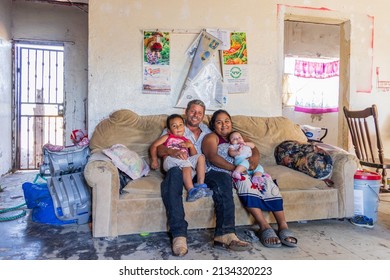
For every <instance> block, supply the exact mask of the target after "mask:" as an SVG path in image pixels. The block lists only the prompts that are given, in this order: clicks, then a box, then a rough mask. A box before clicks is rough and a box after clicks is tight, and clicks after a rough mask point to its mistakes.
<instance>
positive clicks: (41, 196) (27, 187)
mask: <svg viewBox="0 0 390 280" xmlns="http://www.w3.org/2000/svg"><path fill="white" fill-rule="evenodd" d="M22 189H23V193H24V199H25V201H26V205H27V208H28V209H32V214H31V218H32V221H33V222H36V223H42V224H50V225H63V224H73V223H76V220H70V221H62V220H60V219H58V218H57V216H56V215H55V212H54V206H53V199H52V197H51V195H50V192H49V189H48V187H47V183H31V182H25V183H23V185H22Z"/></svg>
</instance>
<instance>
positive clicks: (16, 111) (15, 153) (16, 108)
mask: <svg viewBox="0 0 390 280" xmlns="http://www.w3.org/2000/svg"><path fill="white" fill-rule="evenodd" d="M17 44H26V45H32V46H33V45H36V46H48V47H50V46H53V47H55V46H61V47H63V49H64V50H63V52H64V68H65V45H64V42H61V41H45V40H42V41H41V40H13V42H12V67H13V69H12V105H11V107H12V116H11V119H12V153H11V155H12V172H15V171H17V170H19V169H20V165H21V162H20V152H21V151H20V146H21V139H20V135H21V134H20V132H18V129H19V128H20V115H21V109H20V100H19V97H20V96H19V89H18V88H17V86H18V85H19V84H18V82H17V79H18V78H17V75H19V73H18V65H17V61H16V55H17V54H16V51H17V50H16V45H17ZM63 80H64V85H63V87H64V93H63V94H64V96H63V101H64V107H65V103H66V102H65V100H66V91H65V69H64V77H63ZM63 110H65V109H63ZM63 119H64V120H63V135H62V140H63V143H65V131H66V127H65V126H66V122H65V115H63Z"/></svg>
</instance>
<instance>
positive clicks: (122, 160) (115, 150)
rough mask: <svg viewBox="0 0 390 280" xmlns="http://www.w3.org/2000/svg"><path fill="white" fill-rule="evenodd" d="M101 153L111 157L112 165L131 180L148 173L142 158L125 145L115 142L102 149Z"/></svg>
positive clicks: (147, 167)
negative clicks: (109, 146)
mask: <svg viewBox="0 0 390 280" xmlns="http://www.w3.org/2000/svg"><path fill="white" fill-rule="evenodd" d="M103 153H104V154H106V155H107V156H108V157H109V158H111V160H112V162H113V163H114V165H115V166H116V167H117V168H118V169H120V170H122V171H123V172H125V173H126V174H127V175H129V177H130V178H131V179H133V180H135V179H138V178H141V177H142V176H146V175H148V173H149V171H150V168H149V165H148V164H147V163H146V161H145V160H144V159H142V158H141V157H140V156H139V155H138V154H137V153H136V152H134V151H131V150H129V149H128V148H127V147H126V146H125V145H122V144H115V145H112V146H111V148H108V149H104V150H103Z"/></svg>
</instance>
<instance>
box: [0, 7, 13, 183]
mask: <svg viewBox="0 0 390 280" xmlns="http://www.w3.org/2000/svg"><path fill="white" fill-rule="evenodd" d="M11 3H12V1H11V0H6V1H0V61H1V63H0V123H1V134H2V139H1V141H0V175H2V174H5V173H7V172H8V171H10V169H11V166H12V164H11V162H12V153H11V150H12V148H11V147H12V128H11V127H12V126H11V94H12V51H11V50H12V44H11V41H10V40H11V16H10V15H11Z"/></svg>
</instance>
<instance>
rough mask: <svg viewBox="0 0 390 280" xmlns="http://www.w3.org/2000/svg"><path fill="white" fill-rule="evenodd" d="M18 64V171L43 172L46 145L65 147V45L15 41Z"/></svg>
mask: <svg viewBox="0 0 390 280" xmlns="http://www.w3.org/2000/svg"><path fill="white" fill-rule="evenodd" d="M14 65H15V71H14V73H15V79H14V81H15V94H14V96H15V102H14V106H15V108H14V109H15V110H14V112H15V125H14V127H15V129H14V146H15V153H14V157H15V160H14V162H15V169H17V170H30V169H39V165H40V164H41V163H42V157H43V155H42V146H43V145H45V144H46V143H50V144H53V145H60V146H63V145H64V129H65V127H64V45H63V44H44V43H36V42H33V43H31V42H26V41H18V42H15V44H14Z"/></svg>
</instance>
